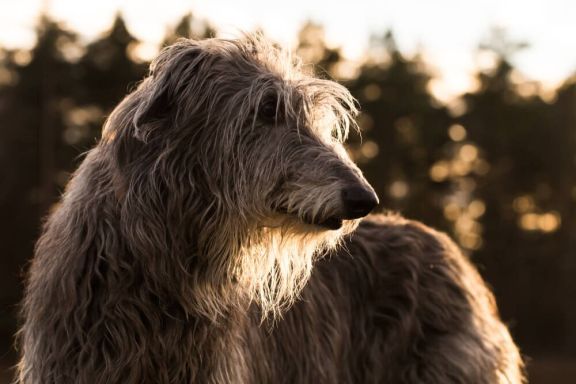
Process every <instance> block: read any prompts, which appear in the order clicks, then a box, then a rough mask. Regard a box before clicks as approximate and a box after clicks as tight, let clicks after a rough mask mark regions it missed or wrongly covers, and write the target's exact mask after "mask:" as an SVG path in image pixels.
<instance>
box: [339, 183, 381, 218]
mask: <svg viewBox="0 0 576 384" xmlns="http://www.w3.org/2000/svg"><path fill="white" fill-rule="evenodd" d="M342 201H343V203H344V211H345V217H344V218H345V219H358V218H360V217H364V216H366V215H367V214H369V213H370V211H372V210H373V209H374V207H376V206H377V205H378V196H376V194H375V193H374V191H372V190H370V189H366V188H361V187H351V188H346V189H344V190H342Z"/></svg>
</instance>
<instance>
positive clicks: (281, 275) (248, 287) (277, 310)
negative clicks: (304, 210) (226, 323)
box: [235, 217, 358, 319]
mask: <svg viewBox="0 0 576 384" xmlns="http://www.w3.org/2000/svg"><path fill="white" fill-rule="evenodd" d="M272 222H274V225H269V226H264V227H259V228H258V229H256V230H255V231H254V232H253V235H252V236H251V238H250V239H248V241H247V242H246V244H245V245H244V246H243V247H242V248H241V252H240V255H239V259H238V265H237V270H236V273H235V275H236V278H237V281H238V283H239V287H241V289H242V290H243V291H244V292H245V293H247V294H248V296H249V298H250V300H252V301H253V302H256V303H257V304H258V305H259V306H260V309H261V312H262V318H263V319H264V318H266V317H270V316H272V317H277V316H280V315H281V314H282V312H283V311H285V310H286V309H287V308H289V307H290V305H292V304H293V303H294V301H295V300H296V299H297V298H298V297H299V294H300V292H301V291H302V289H303V288H304V287H305V285H306V283H307V282H308V280H309V278H310V275H311V273H312V267H313V264H314V261H315V260H317V259H318V258H320V257H322V256H323V255H325V254H326V253H327V252H328V251H329V250H331V249H334V248H335V247H337V246H338V245H339V244H340V242H341V239H342V237H343V236H344V235H345V234H349V233H351V232H352V231H353V230H354V229H355V228H356V227H357V225H358V221H357V220H346V221H344V223H343V226H342V227H341V228H340V229H339V230H332V231H329V230H326V229H325V228H321V227H318V226H314V225H310V224H305V223H301V222H298V221H296V220H294V219H293V218H286V217H284V218H275V219H274V220H272ZM267 224H271V223H267Z"/></svg>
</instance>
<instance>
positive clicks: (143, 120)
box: [133, 40, 201, 142]
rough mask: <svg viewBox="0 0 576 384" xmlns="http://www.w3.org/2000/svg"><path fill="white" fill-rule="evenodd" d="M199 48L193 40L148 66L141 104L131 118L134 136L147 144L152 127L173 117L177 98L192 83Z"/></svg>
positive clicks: (174, 47) (168, 50)
mask: <svg viewBox="0 0 576 384" xmlns="http://www.w3.org/2000/svg"><path fill="white" fill-rule="evenodd" d="M200 53H201V48H200V46H199V45H198V43H197V42H195V41H193V40H180V41H178V42H177V43H176V44H174V45H172V46H169V47H166V48H164V49H163V50H162V52H161V53H160V54H159V55H158V57H157V58H156V59H155V60H154V61H153V62H152V64H151V65H150V76H149V77H148V78H147V79H146V80H144V82H143V83H142V84H141V85H140V89H139V91H140V92H142V96H141V100H140V103H139V105H138V106H137V108H136V111H135V114H134V120H133V123H134V128H135V131H134V136H135V137H136V138H138V139H139V140H142V141H144V142H145V141H147V138H148V136H149V135H150V133H151V131H152V130H154V127H158V126H159V125H163V124H165V123H166V122H167V121H169V120H170V118H171V116H173V115H175V114H176V108H177V106H178V96H179V94H180V93H181V92H182V90H183V89H184V88H185V87H187V86H189V85H190V83H191V82H192V81H191V80H192V77H193V73H194V72H196V67H197V65H198V60H199V57H200Z"/></svg>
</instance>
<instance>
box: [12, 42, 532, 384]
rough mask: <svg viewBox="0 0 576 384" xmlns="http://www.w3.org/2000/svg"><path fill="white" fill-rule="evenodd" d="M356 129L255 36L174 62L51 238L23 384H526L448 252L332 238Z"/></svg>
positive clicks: (397, 222)
mask: <svg viewBox="0 0 576 384" xmlns="http://www.w3.org/2000/svg"><path fill="white" fill-rule="evenodd" d="M355 112H356V109H355V105H354V101H353V99H352V97H351V96H350V94H349V93H348V91H347V90H346V89H345V88H343V87H342V86H340V85H338V84H336V83H334V82H331V81H327V80H319V79H316V78H314V77H313V76H311V75H309V74H307V73H306V72H305V71H304V70H303V69H302V67H301V65H300V64H299V63H298V62H297V60H295V59H294V58H292V57H291V56H290V55H289V53H287V52H285V51H283V50H281V49H279V48H277V47H275V46H273V45H271V44H270V43H268V42H266V41H265V40H264V39H262V38H261V37H257V36H256V37H255V36H249V37H245V38H243V39H240V40H221V39H211V40H206V41H200V42H197V41H191V40H185V41H180V42H179V43H177V44H176V45H174V46H171V47H168V48H166V49H165V50H164V51H162V53H161V54H160V56H159V57H158V58H157V59H156V60H155V61H154V63H153V64H152V66H151V71H150V76H149V77H148V78H147V79H145V80H144V81H143V82H142V83H141V84H140V86H139V87H138V88H137V89H136V90H135V91H134V92H133V93H132V94H130V95H128V96H127V97H126V98H125V99H124V100H123V101H122V102H121V103H120V105H119V106H118V107H117V108H116V109H115V110H114V112H113V113H112V115H111V116H110V118H109V119H108V121H107V123H106V126H105V129H104V133H103V138H102V140H101V141H100V143H99V144H98V145H97V146H96V148H94V149H93V150H92V151H91V152H90V153H89V154H88V155H87V156H86V158H85V160H84V162H83V163H82V165H81V166H80V167H79V169H78V171H77V172H76V174H75V175H74V177H73V179H72V180H71V182H70V184H69V185H68V187H67V189H66V192H65V194H64V196H63V198H62V201H61V203H60V204H59V206H58V207H57V208H56V209H55V210H54V211H53V212H52V214H51V215H50V217H49V219H48V220H47V222H46V224H45V227H44V232H43V235H42V237H41V238H40V240H39V242H38V244H37V248H36V256H35V258H34V260H33V263H32V266H31V268H30V271H29V276H28V281H27V289H26V296H25V299H24V302H23V311H22V313H23V325H22V328H21V331H20V334H19V345H20V348H21V354H22V358H21V361H20V364H19V381H20V382H21V383H26V384H36V383H91V384H99V383H102V384H104V383H520V382H521V381H522V376H521V366H522V363H521V359H520V357H519V353H518V350H517V349H516V347H515V345H514V344H513V342H512V340H511V338H510V335H509V333H508V330H507V329H506V327H505V326H504V325H503V324H502V323H501V322H500V320H499V319H498V315H497V313H496V309H495V305H494V301H493V297H492V295H491V293H490V292H489V291H488V290H487V289H486V287H485V285H484V284H483V282H482V280H481V279H480V277H479V276H478V274H477V273H476V271H475V270H474V269H473V268H472V267H471V265H470V263H469V262H468V261H467V260H466V259H465V258H464V257H463V256H462V255H461V253H460V252H459V250H458V249H457V248H456V247H455V246H454V245H453V243H452V242H451V241H450V240H449V239H447V238H446V237H445V236H443V235H441V234H438V233H436V232H434V231H432V230H430V229H427V228H425V227H423V226H422V225H420V224H417V223H413V222H408V221H405V220H404V219H401V218H399V217H394V216H380V217H372V218H370V219H367V220H366V221H364V222H363V223H362V224H360V227H359V228H358V230H357V231H356V232H353V231H354V230H355V229H356V227H357V226H358V220H344V221H343V223H342V226H341V228H340V229H336V230H328V229H327V228H325V226H326V224H325V223H328V222H329V220H330V219H333V218H334V217H342V215H343V209H344V208H343V207H342V201H341V191H342V189H343V188H345V187H346V186H348V185H359V186H362V187H363V188H366V189H370V187H369V185H368V183H367V182H366V181H365V180H364V178H363V177H362V174H361V172H360V171H359V170H358V168H357V167H356V166H355V165H354V164H353V163H352V161H351V160H350V159H349V157H348V156H347V154H346V152H345V150H344V149H343V146H342V142H343V140H344V139H345V138H346V135H347V132H348V129H349V126H350V125H352V124H353V118H354V114H355ZM332 223H333V222H332ZM350 234H351V235H350ZM326 254H328V255H327V256H326ZM323 255H324V256H326V257H324V258H320V257H319V256H323ZM313 265H314V271H313Z"/></svg>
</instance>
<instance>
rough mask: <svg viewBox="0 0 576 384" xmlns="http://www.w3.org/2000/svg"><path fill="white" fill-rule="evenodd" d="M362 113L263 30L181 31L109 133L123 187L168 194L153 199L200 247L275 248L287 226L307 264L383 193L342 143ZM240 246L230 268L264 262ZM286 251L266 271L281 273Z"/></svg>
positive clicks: (210, 249) (123, 107)
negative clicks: (227, 33)
mask: <svg viewBox="0 0 576 384" xmlns="http://www.w3.org/2000/svg"><path fill="white" fill-rule="evenodd" d="M355 114H356V107H355V101H354V99H353V98H352V96H351V95H350V93H349V92H348V91H347V90H346V89H345V88H344V87H343V86H341V85H339V84H337V83H335V82H333V81H328V80H322V79H318V78H316V77H314V76H312V75H311V74H310V73H307V72H306V71H305V70H303V67H302V66H301V65H300V63H299V62H298V60H297V59H296V58H294V57H292V56H291V55H290V53H289V52H287V51H284V50H282V49H280V48H279V47H277V46H275V45H273V44H271V43H270V42H268V41H266V40H265V39H263V38H262V37H260V36H246V37H244V38H243V39H240V40H224V39H209V40H204V41H192V40H182V41H180V42H178V43H177V44H175V45H173V46H170V47H168V48H166V49H164V50H163V51H162V52H161V53H160V55H159V56H158V58H157V59H156V60H155V61H154V62H153V63H152V65H151V69H150V75H149V77H148V78H146V79H145V80H144V81H143V82H142V83H141V84H140V86H139V87H138V89H137V90H136V91H135V92H134V93H132V94H131V95H129V96H128V97H127V98H126V99H125V100H124V102H123V103H122V104H121V106H119V107H118V108H117V111H116V112H115V113H113V115H112V116H111V118H110V121H109V123H108V124H107V128H106V130H105V134H104V137H105V139H106V138H110V140H109V141H111V142H113V141H116V144H115V151H116V152H115V155H114V156H115V158H116V159H117V162H118V169H119V170H120V171H119V173H120V174H121V176H120V178H121V179H125V180H126V181H124V187H123V190H124V191H125V192H124V194H125V195H128V196H130V195H136V196H138V195H139V194H142V193H140V191H139V189H142V188H148V190H147V191H146V192H145V195H146V196H149V195H150V194H151V193H153V194H154V195H164V197H161V198H159V200H160V201H159V202H156V203H155V204H157V205H159V206H163V207H164V208H165V209H166V212H168V213H167V214H170V212H172V216H171V217H172V218H171V220H174V219H173V218H174V217H178V218H179V219H178V220H179V224H177V225H180V226H184V227H185V226H186V225H192V227H193V231H194V232H195V233H196V234H198V236H197V237H198V238H197V239H195V240H196V242H197V243H198V244H199V245H198V246H199V247H200V248H202V250H201V252H200V253H202V254H206V253H212V254H218V253H220V254H222V253H225V252H227V253H237V254H241V253H242V250H244V251H245V252H244V254H245V253H250V252H248V251H246V249H251V250H252V251H251V252H252V253H254V252H253V250H254V249H258V247H257V246H255V244H256V245H260V246H261V245H262V243H266V244H267V246H268V247H263V248H262V247H260V248H262V249H265V250H262V252H261V253H266V252H268V253H270V247H269V246H271V244H272V243H275V244H276V246H277V247H281V248H283V249H287V248H290V247H289V246H287V245H286V243H287V242H286V239H288V238H290V237H291V236H292V237H298V238H299V244H300V245H299V246H297V247H293V248H294V250H293V253H298V252H300V253H304V254H306V256H303V257H302V259H305V264H306V265H305V266H296V267H291V268H292V269H307V270H309V264H310V263H309V261H310V258H311V257H310V254H312V253H314V251H316V250H318V249H319V248H322V246H321V244H328V243H330V244H334V243H336V242H337V241H338V239H339V238H340V237H341V235H342V234H343V233H347V232H350V231H351V230H353V229H354V228H355V226H356V225H357V222H358V219H359V218H361V217H364V216H365V215H367V214H368V213H369V212H370V211H371V210H372V209H373V208H374V207H375V206H376V204H377V203H378V198H377V197H376V194H375V193H374V190H373V189H372V187H371V186H370V185H369V184H368V182H367V181H366V180H365V179H364V177H363V176H362V173H361V172H360V170H359V169H358V168H357V167H356V165H355V164H354V163H353V162H352V161H351V159H350V158H349V156H348V154H347V152H346V150H345V149H344V147H343V142H344V140H345V139H346V136H347V134H348V130H349V128H350V127H351V126H354V117H355ZM118 127H123V128H122V129H119V128H118ZM112 139H114V140H112ZM145 180H148V183H149V184H151V186H148V187H146V186H145V185H144V184H145ZM133 200H134V199H133ZM142 200H143V198H142V196H140V197H139V198H138V199H137V200H136V201H142ZM190 223H192V224H190ZM274 228H276V229H278V230H274ZM255 234H257V236H255ZM271 234H273V235H271ZM263 236H273V237H278V236H279V237H281V238H282V240H278V239H276V240H273V239H271V238H270V237H268V238H267V239H266V240H264V238H263ZM311 236H313V237H314V239H315V240H314V241H312V240H310V239H311V238H312V237H311ZM218 242H219V243H222V244H219V243H218ZM202 244H203V245H202ZM279 244H281V245H279ZM303 244H307V245H306V246H304V245H303ZM231 246H233V247H235V248H234V250H233V251H232V252H231V251H230V247H231ZM304 248H306V249H304ZM274 252H277V253H279V254H280V253H282V252H283V251H274ZM272 253H273V252H272ZM258 257H262V256H258ZM282 257H284V256H282ZM291 257H292V258H298V257H296V256H291ZM242 258H243V260H242V263H244V264H246V265H244V266H241V267H238V265H237V264H236V265H233V264H232V265H228V266H227V267H226V269H227V274H228V275H234V274H237V272H236V271H237V269H238V268H240V269H244V270H246V269H250V268H252V269H255V266H254V265H253V264H255V263H258V262H261V260H257V257H256V259H255V258H254V257H252V259H253V260H251V261H249V262H247V261H246V260H247V259H249V258H248V257H246V256H245V255H244V256H242ZM279 258H280V256H277V257H276V256H275V257H274V260H275V261H274V260H272V261H270V262H269V264H270V265H269V266H268V267H267V268H268V272H267V273H268V274H276V275H277V274H278V273H280V274H282V273H284V272H278V270H277V269H278V268H280V267H278V266H277V265H276V264H278V259H279ZM284 258H285V257H284ZM212 263H214V260H212ZM220 264H222V265H223V264H225V263H220ZM264 264H265V263H264ZM275 265H276V266H275ZM249 274H251V276H252V277H254V275H255V274H256V272H254V271H252V272H250V273H249ZM284 274H286V273H284ZM287 275H290V273H288V274H287ZM285 278H286V279H294V277H293V276H286V277H285ZM258 279H259V278H257V279H254V278H252V280H258ZM265 284H267V285H268V286H269V285H270V282H267V283H265ZM267 289H269V290H270V291H279V290H282V289H284V288H282V287H268V288H267ZM286 289H287V290H289V289H293V288H286ZM269 293H270V292H269ZM270 294H271V295H272V294H274V293H270Z"/></svg>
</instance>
